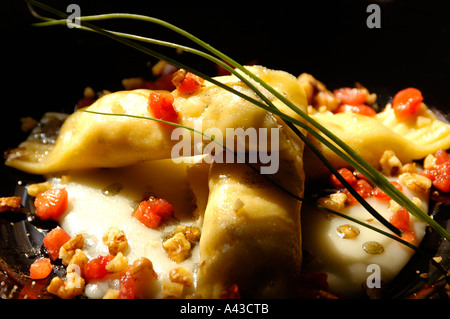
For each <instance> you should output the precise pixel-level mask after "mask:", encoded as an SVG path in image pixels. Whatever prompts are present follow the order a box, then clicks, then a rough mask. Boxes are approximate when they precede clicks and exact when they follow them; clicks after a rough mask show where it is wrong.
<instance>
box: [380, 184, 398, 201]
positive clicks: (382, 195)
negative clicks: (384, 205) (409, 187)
mask: <svg viewBox="0 0 450 319" xmlns="http://www.w3.org/2000/svg"><path fill="white" fill-rule="evenodd" d="M391 183H392V185H394V186H395V187H396V188H397V189H398V190H399V191H401V192H402V191H403V186H402V185H401V184H400V183H398V182H391ZM373 195H374V196H375V197H376V198H378V199H379V200H383V201H389V200H391V198H390V197H389V196H388V195H387V194H386V193H385V192H383V191H382V190H381V189H380V188H378V187H375V188H374V190H373Z"/></svg>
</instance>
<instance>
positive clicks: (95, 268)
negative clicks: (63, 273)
mask: <svg viewBox="0 0 450 319" xmlns="http://www.w3.org/2000/svg"><path fill="white" fill-rule="evenodd" d="M113 258H114V256H113V255H107V256H98V257H97V258H94V259H91V260H89V261H88V262H87V263H86V264H85V265H84V269H83V273H84V279H86V281H87V282H89V281H93V280H99V279H102V278H104V277H106V276H107V275H108V271H107V270H106V265H107V264H108V262H110V261H111V260H112V259H113Z"/></svg>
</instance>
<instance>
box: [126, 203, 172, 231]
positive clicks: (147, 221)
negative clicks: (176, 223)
mask: <svg viewBox="0 0 450 319" xmlns="http://www.w3.org/2000/svg"><path fill="white" fill-rule="evenodd" d="M172 212H173V208H172V205H170V204H169V202H168V201H166V200H165V199H163V198H150V199H149V200H145V201H142V202H141V203H140V204H139V207H138V209H137V210H136V212H135V213H134V217H136V218H137V220H139V221H140V222H141V223H143V224H144V225H145V226H147V227H148V228H157V227H158V226H159V225H160V224H161V223H162V221H163V219H165V218H168V217H170V216H171V215H172Z"/></svg>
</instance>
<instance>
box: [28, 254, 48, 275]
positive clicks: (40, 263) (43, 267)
mask: <svg viewBox="0 0 450 319" xmlns="http://www.w3.org/2000/svg"><path fill="white" fill-rule="evenodd" d="M51 272H52V264H51V262H50V259H49V258H39V259H36V260H35V261H34V262H33V263H32V264H31V266H30V278H31V279H34V280H39V279H44V278H47V277H48V276H49V275H50V274H51Z"/></svg>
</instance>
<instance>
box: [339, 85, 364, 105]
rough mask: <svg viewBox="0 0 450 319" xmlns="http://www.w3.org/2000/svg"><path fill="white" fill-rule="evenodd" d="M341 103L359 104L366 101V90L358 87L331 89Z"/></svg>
mask: <svg viewBox="0 0 450 319" xmlns="http://www.w3.org/2000/svg"><path fill="white" fill-rule="evenodd" d="M333 93H334V95H335V96H336V97H337V98H338V99H339V100H340V101H341V103H342V104H348V105H360V104H364V103H366V100H367V91H366V90H361V89H358V88H349V87H345V88H340V89H337V90H334V91H333Z"/></svg>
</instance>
